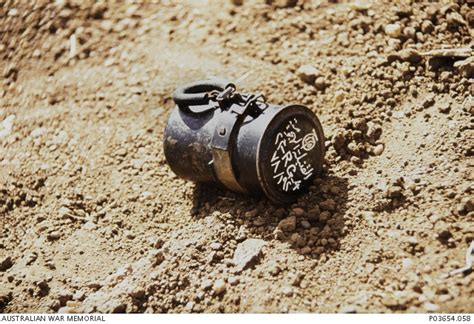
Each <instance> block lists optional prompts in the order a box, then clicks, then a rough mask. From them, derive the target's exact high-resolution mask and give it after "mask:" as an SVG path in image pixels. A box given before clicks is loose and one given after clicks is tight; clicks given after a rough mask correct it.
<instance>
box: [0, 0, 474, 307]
mask: <svg viewBox="0 0 474 324" xmlns="http://www.w3.org/2000/svg"><path fill="white" fill-rule="evenodd" d="M473 8H474V3H473V2H472V0H461V1H436V2H431V1H388V0H383V1H369V0H355V1H337V0H332V1H327V0H324V1H323V0H320V1H309V0H308V1H303V0H252V1H250V0H233V1H206V0H192V1H186V2H177V1H165V0H161V1H157V2H156V3H154V4H152V3H150V2H146V3H145V4H140V3H135V2H126V3H121V4H114V5H112V4H111V3H109V2H101V1H99V2H90V3H87V2H85V1H78V0H75V1H72V0H71V1H69V0H57V1H54V2H51V3H46V2H43V1H31V2H29V1H11V0H6V1H5V0H0V58H1V59H0V72H1V73H2V74H1V84H2V87H1V88H0V311H1V312H5V313H6V312H48V313H49V312H61V313H64V312H153V313H158V312H159V313H161V312H173V313H175V312H178V313H182V312H318V313H320V312H329V313H333V312H345V313H348V312H349V313H352V312H387V313H389V312H470V313H472V312H474V298H473V297H472V296H474V273H472V269H471V270H470V269H466V270H465V271H458V272H455V273H452V271H454V270H456V269H459V268H463V267H464V266H465V265H466V262H468V263H469V260H472V250H468V249H469V246H470V244H471V242H473V241H474V217H473V215H474V214H473V210H474V207H473V204H474V201H473V198H472V197H473V178H474V174H473V160H472V155H473V150H474V147H473V144H474V140H473V139H474V133H473V123H472V122H473V112H474V101H473V99H472V94H473V93H474V83H473V77H474V55H473V41H472V37H473V34H474V33H473V27H474V10H473ZM247 71H252V74H251V76H250V77H249V78H248V79H247V80H246V82H245V83H244V84H242V85H241V90H243V91H261V92H262V93H264V94H265V96H266V97H267V98H268V101H269V102H272V103H276V104H284V103H301V104H304V105H307V106H308V107H309V108H310V109H312V110H313V111H314V112H315V113H316V114H317V115H318V116H319V117H320V119H321V121H322V124H323V126H324V130H325V135H326V148H327V154H326V161H325V166H324V172H323V174H322V176H321V178H319V179H317V180H316V181H315V183H314V185H313V186H312V187H311V189H310V192H308V194H306V195H304V196H303V197H302V198H301V199H299V200H298V201H297V202H296V203H295V204H293V205H290V206H277V205H273V204H272V203H270V202H269V201H267V200H265V199H256V198H252V197H246V196H241V195H238V194H234V193H231V192H228V191H225V190H221V189H216V188H213V187H208V186H204V185H198V184H193V183H190V182H186V181H184V180H181V179H179V178H177V177H176V176H175V175H174V174H173V173H172V172H171V170H170V169H169V167H168V165H167V164H166V161H165V158H164V154H163V150H162V137H163V130H164V127H165V125H166V120H167V115H168V113H169V112H170V110H171V109H172V108H173V102H172V100H171V93H172V91H173V90H174V89H175V88H176V87H177V86H178V85H181V84H183V83H186V82H188V81H194V80H198V79H202V78H206V77H208V76H214V75H216V76H222V77H227V78H230V79H236V78H238V77H239V76H240V75H242V74H244V73H245V72H247ZM468 266H469V264H468ZM471 267H472V265H471Z"/></svg>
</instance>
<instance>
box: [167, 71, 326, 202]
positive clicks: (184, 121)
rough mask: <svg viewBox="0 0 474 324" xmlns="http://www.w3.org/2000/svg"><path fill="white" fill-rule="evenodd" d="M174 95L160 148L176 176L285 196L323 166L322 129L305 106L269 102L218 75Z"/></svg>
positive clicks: (274, 197) (291, 197)
mask: <svg viewBox="0 0 474 324" xmlns="http://www.w3.org/2000/svg"><path fill="white" fill-rule="evenodd" d="M173 100H174V101H175V103H176V107H175V108H174V109H173V110H172V112H171V114H170V116H169V119H168V123H167V126H166V129H165V132H164V153H165V157H166V160H167V162H168V164H169V166H170V167H171V169H172V170H173V171H174V172H175V173H176V174H177V175H178V176H179V177H182V178H184V179H188V180H191V181H195V182H204V183H215V184H219V185H221V186H223V187H226V188H228V189H230V190H232V191H235V192H241V193H245V194H250V195H254V196H262V195H265V196H267V197H268V198H269V199H271V200H272V201H273V202H276V203H290V202H293V201H294V200H296V199H297V198H298V197H299V196H300V195H301V194H302V193H304V192H305V191H306V190H307V189H308V187H309V186H310V185H311V184H312V183H313V180H314V179H315V177H317V176H318V175H319V174H320V172H321V169H322V164H323V159H324V134H323V129H322V126H321V124H320V122H319V120H318V118H317V117H316V116H315V115H314V113H313V112H312V111H311V110H310V109H308V108H307V107H305V106H302V105H293V104H290V105H283V106H279V105H272V104H269V103H267V102H266V100H265V98H264V97H263V96H262V95H260V94H241V93H238V92H236V88H235V86H234V85H233V84H232V83H229V82H226V81H225V80H221V79H212V80H203V81H198V82H194V83H190V84H187V85H185V86H183V87H180V88H178V89H176V91H175V92H174V93H173Z"/></svg>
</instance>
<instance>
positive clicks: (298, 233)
mask: <svg viewBox="0 0 474 324" xmlns="http://www.w3.org/2000/svg"><path fill="white" fill-rule="evenodd" d="M347 199H348V181H347V179H346V178H341V177H336V176H333V175H327V176H323V177H322V178H319V179H316V180H315V182H314V185H313V186H311V187H310V190H309V191H308V193H306V194H305V195H303V196H302V197H301V198H299V199H298V201H297V202H295V203H294V204H293V205H287V206H283V205H282V206H278V205H275V204H274V203H272V202H271V201H269V200H267V199H266V198H263V197H261V198H254V197H249V196H243V195H240V194H236V193H233V192H230V191H228V190H226V189H221V188H218V187H216V186H215V185H207V184H196V185H195V187H194V192H193V208H192V210H191V214H192V215H193V217H195V218H203V217H208V216H209V215H212V214H214V215H217V216H218V217H219V218H220V219H221V221H222V223H223V224H228V222H229V221H231V222H233V225H234V226H235V227H236V230H235V233H233V234H230V237H228V238H227V239H234V240H236V241H237V242H239V241H242V240H243V239H245V236H242V235H241V234H240V233H241V232H246V233H247V235H246V237H247V238H261V239H264V240H266V241H273V240H278V241H281V242H287V243H289V244H290V246H291V247H292V248H293V249H295V250H296V251H297V252H298V253H300V254H303V255H306V256H307V257H310V258H313V259H320V258H321V257H323V255H324V258H326V257H330V255H331V254H333V253H334V252H336V251H337V250H339V249H340V241H341V239H342V238H343V237H344V236H345V235H347V234H348V233H349V232H350V230H351V225H350V224H348V222H347V219H348V218H349V217H350V215H346V211H347ZM298 208H301V209H303V210H304V214H303V215H300V214H301V210H299V209H298ZM216 212H217V213H216ZM293 216H294V218H293ZM295 218H296V222H293V220H294V219H295ZM293 224H295V225H293ZM293 227H294V228H293Z"/></svg>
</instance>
